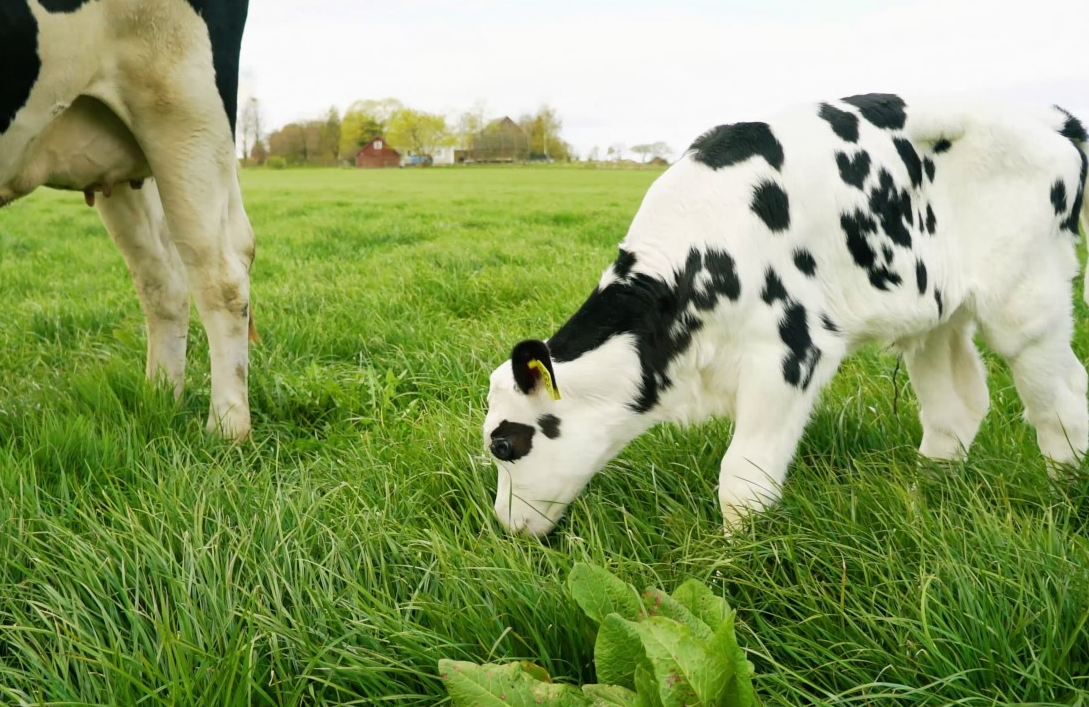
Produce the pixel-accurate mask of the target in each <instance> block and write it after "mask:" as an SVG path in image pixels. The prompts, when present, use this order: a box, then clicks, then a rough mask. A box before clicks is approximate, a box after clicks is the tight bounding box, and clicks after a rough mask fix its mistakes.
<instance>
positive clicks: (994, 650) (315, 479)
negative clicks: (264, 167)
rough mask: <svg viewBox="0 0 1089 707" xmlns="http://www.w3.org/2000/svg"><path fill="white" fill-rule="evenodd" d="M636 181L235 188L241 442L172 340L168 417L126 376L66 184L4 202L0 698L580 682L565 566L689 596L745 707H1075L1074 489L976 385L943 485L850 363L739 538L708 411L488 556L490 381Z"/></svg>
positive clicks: (912, 419)
mask: <svg viewBox="0 0 1089 707" xmlns="http://www.w3.org/2000/svg"><path fill="white" fill-rule="evenodd" d="M655 176H656V173H654V172H650V171H591V170H575V169H516V168H515V169H464V170H438V169H435V170H404V171H397V170H394V171H388V172H355V171H319V170H313V171H311V170H307V171H291V170H288V171H282V172H247V173H245V174H244V175H243V182H244V186H245V190H246V196H247V205H248V209H249V213H250V215H251V218H252V220H253V223H254V226H255V228H256V230H257V234H258V247H257V261H256V264H255V269H254V281H253V291H254V307H255V310H254V311H255V314H256V321H257V324H258V328H259V329H260V331H261V334H262V336H263V337H264V341H263V343H262V344H261V345H259V346H257V347H255V348H254V349H253V353H252V368H251V379H250V380H251V399H252V406H253V414H254V423H255V434H254V441H253V443H252V444H247V445H243V446H232V445H227V444H221V443H217V442H215V441H214V440H210V439H208V438H207V437H206V436H205V435H204V433H203V431H202V425H203V422H204V415H205V411H206V409H207V405H208V382H209V381H208V368H207V366H208V364H207V358H206V356H207V348H206V345H205V342H204V336H203V331H202V330H201V329H200V326H199V322H197V321H196V319H195V318H194V321H193V325H192V327H191V329H192V331H191V336H192V338H191V341H192V343H191V346H190V356H189V358H190V367H189V377H188V386H187V390H186V394H185V397H184V399H183V401H182V403H181V405H180V406H178V405H175V404H174V403H173V401H172V400H171V397H170V395H169V393H168V392H166V391H163V390H155V389H151V388H149V387H148V386H147V385H146V384H145V383H144V381H143V375H142V371H143V365H144V364H143V357H144V340H143V332H142V327H143V322H142V318H141V315H140V310H139V305H138V302H137V300H136V297H135V294H134V292H133V289H132V286H131V283H130V282H129V278H128V273H127V271H126V269H125V266H124V264H123V262H122V260H121V258H120V255H119V254H118V253H117V252H116V250H115V248H114V247H113V245H112V244H111V243H110V241H109V238H108V237H107V236H106V234H105V231H104V229H103V228H102V226H101V225H100V224H99V222H98V220H97V217H96V215H95V213H94V212H93V210H91V209H88V208H86V207H85V206H83V204H82V199H81V198H80V197H79V195H78V194H60V193H55V192H46V191H41V192H39V193H37V194H35V195H34V196H33V197H31V198H28V199H26V200H24V201H21V202H18V203H16V204H14V205H12V206H10V207H8V208H5V209H4V210H3V211H2V212H0V301H2V302H3V316H2V317H0V350H2V351H3V356H0V704H64V705H84V704H95V705H100V704H101V705H106V704H109V705H129V704H140V705H158V704H163V705H318V704H349V703H355V704H384V703H389V704H399V705H401V704H403V705H430V704H436V703H439V702H441V701H442V700H444V699H445V697H444V692H443V688H442V685H441V683H440V681H439V679H438V677H437V674H436V661H437V660H438V659H439V658H440V657H447V658H454V659H459V660H471V661H475V662H483V661H497V662H502V661H507V660H512V659H520V658H529V659H534V660H537V661H539V662H540V663H541V664H542V665H544V666H545V667H546V668H547V669H548V670H549V672H550V673H552V675H554V676H558V677H559V678H561V679H564V680H569V681H571V682H575V683H583V682H592V681H593V674H592V671H593V655H592V636H593V634H592V629H591V628H590V625H589V624H588V622H587V621H585V620H584V619H583V617H582V615H581V612H580V610H579V609H578V607H577V606H576V605H575V604H574V602H573V600H572V599H571V598H570V597H569V595H568V594H567V592H566V591H565V588H564V581H565V579H566V577H567V574H568V571H569V569H570V567H571V566H572V565H573V563H575V562H577V561H589V562H595V563H598V564H602V565H605V566H607V567H609V568H610V569H611V570H613V571H615V572H616V573H617V574H618V575H619V576H620V577H622V578H623V579H624V580H625V581H630V582H632V583H634V584H636V585H646V584H656V585H658V586H661V587H662V588H664V589H666V590H672V589H673V588H674V587H676V586H677V585H678V584H679V583H680V582H681V581H683V580H684V579H685V578H688V577H695V578H696V579H698V580H700V581H702V582H707V583H709V584H710V585H711V586H712V587H713V588H714V589H715V591H716V592H718V593H720V594H721V595H722V596H724V597H726V598H727V599H728V600H729V601H730V602H731V604H732V605H734V606H736V607H737V608H738V609H739V619H740V624H739V627H738V636H739V639H740V641H741V642H742V644H743V645H745V646H747V647H748V648H749V650H750V658H751V659H752V660H753V662H754V663H755V664H756V667H757V673H758V676H757V680H756V685H757V689H758V690H759V693H760V695H761V696H762V698H763V700H764V702H765V704H768V705H939V704H958V705H973V706H977V705H978V706H983V705H993V706H997V705H1030V704H1031V705H1042V704H1060V705H1089V677H1087V676H1089V540H1087V536H1089V475H1087V474H1085V473H1084V471H1083V473H1082V474H1081V475H1080V476H1078V477H1077V478H1075V479H1072V480H1066V481H1063V482H1052V481H1049V479H1048V476H1047V474H1046V471H1045V468H1044V465H1043V463H1042V462H1041V460H1040V458H1039V455H1038V453H1037V450H1036V447H1035V441H1034V435H1033V433H1032V431H1031V430H1030V429H1029V428H1028V427H1026V426H1025V424H1024V423H1022V422H1021V420H1020V404H1019V402H1018V401H1017V398H1016V395H1015V393H1014V391H1013V387H1012V385H1011V383H1010V379H1009V376H1008V374H1007V372H1006V371H1005V369H1004V368H1003V367H1002V366H1001V365H999V364H998V363H997V362H996V361H994V360H992V359H988V366H989V368H990V369H991V373H992V375H991V379H990V384H991V391H992V401H993V407H992V410H991V413H990V414H989V416H988V418H987V420H986V422H985V423H984V427H983V430H982V432H981V434H980V436H979V438H978V440H977V443H976V446H975V447H974V449H973V456H972V458H971V460H970V461H969V462H968V463H966V464H963V465H950V466H941V465H934V464H929V463H920V462H919V459H918V457H917V455H916V453H915V451H914V449H915V446H916V445H917V443H918V440H919V437H920V430H919V424H918V422H917V418H916V408H915V401H914V398H913V396H912V394H911V392H910V389H909V387H908V385H907V376H906V375H905V374H903V373H901V374H900V375H899V376H898V377H896V378H895V379H894V378H893V376H892V372H893V369H894V367H895V359H894V358H893V357H892V356H890V355H888V354H884V353H881V352H878V351H867V352H864V353H863V354H862V355H860V356H858V357H856V358H854V359H852V360H851V361H849V362H848V363H847V364H846V365H845V366H844V368H843V370H842V371H841V373H840V375H839V376H838V377H837V379H836V380H835V382H834V383H833V385H832V386H831V387H830V388H829V390H828V391H827V392H826V394H825V395H824V397H823V402H822V404H821V405H820V407H819V409H818V410H817V412H816V414H815V417H814V419H813V421H812V423H811V425H810V427H809V430H808V432H807V434H806V437H805V439H804V441H803V442H802V445H801V448H800V449H799V454H798V459H797V462H796V464H795V465H794V467H793V469H792V472H791V477H790V480H789V482H788V484H787V487H786V490H785V494H784V499H783V502H782V504H781V505H779V506H778V507H776V508H775V509H773V510H771V511H769V512H767V513H765V514H763V515H762V516H760V517H759V518H757V519H755V520H754V522H752V523H750V524H749V525H748V526H747V527H746V528H745V529H744V530H743V531H742V532H740V533H739V534H738V535H736V536H734V537H732V538H730V539H725V538H724V537H723V536H722V533H721V531H720V519H719V515H718V509H717V495H716V492H715V484H716V476H717V471H718V463H719V459H720V457H721V455H722V454H723V452H724V451H725V448H726V445H727V444H728V442H729V438H730V426H729V423H727V422H725V421H721V422H713V423H710V424H707V425H704V426H702V427H698V428H691V429H686V430H681V429H679V428H675V427H668V426H666V427H662V428H659V429H656V430H655V431H653V432H652V433H650V434H648V435H647V436H645V437H644V438H642V439H640V440H638V441H637V442H635V443H634V444H633V445H632V446H631V447H629V449H628V450H626V451H625V453H624V454H623V455H621V457H620V458H618V459H617V460H616V461H614V462H613V463H612V464H611V465H610V466H609V467H608V468H607V470H606V471H605V472H603V473H602V474H601V475H600V476H599V477H598V478H597V479H596V480H595V481H594V482H593V483H592V484H591V486H590V488H589V490H588V492H587V493H586V494H585V495H584V497H583V498H582V499H581V500H580V501H578V502H577V503H575V504H574V505H573V507H572V508H571V511H570V518H569V520H568V521H566V522H565V523H564V524H563V525H562V526H561V527H560V529H559V530H558V531H557V532H556V533H554V534H553V535H552V536H551V537H549V538H548V539H546V540H544V541H535V540H529V539H524V538H512V537H508V536H507V535H505V534H504V533H503V532H502V531H501V530H500V528H499V526H498V525H497V523H496V522H495V521H494V519H493V517H492V511H491V504H492V500H493V493H494V484H495V472H494V468H493V467H492V465H491V463H490V462H489V461H488V459H487V457H486V456H485V454H484V451H483V448H482V443H481V440H480V434H481V430H480V426H481V423H482V420H483V415H484V400H485V395H486V392H487V381H488V374H489V372H490V371H491V369H492V368H493V367H494V366H496V365H498V364H499V363H500V362H501V361H502V360H503V359H504V358H505V357H506V355H507V353H508V352H509V349H510V346H511V345H512V344H513V343H514V342H515V341H517V340H519V339H520V338H523V337H527V336H547V335H549V334H551V333H552V331H554V330H555V328H556V327H557V326H558V325H559V324H560V323H561V322H562V321H563V319H564V317H565V316H566V315H568V314H570V313H571V312H573V311H574V310H575V308H576V307H577V306H578V305H579V304H580V303H581V302H582V300H583V298H584V297H585V295H586V294H587V293H588V292H589V291H590V289H591V288H592V287H593V285H594V283H595V282H596V281H597V278H598V276H599V274H600V272H601V270H602V269H603V268H604V267H605V266H606V264H607V263H609V262H610V261H611V260H612V258H613V257H614V255H615V248H616V243H617V242H618V241H619V240H620V238H621V237H622V236H623V234H624V231H625V229H626V227H627V224H628V223H629V221H630V219H631V217H632V215H633V214H634V213H635V210H636V208H637V207H638V204H639V201H640V199H641V198H642V195H643V193H644V191H645V189H646V187H647V186H648V185H649V183H650V182H651V180H652V179H653V178H654V177H655ZM1079 289H1080V288H1079ZM1078 311H1079V316H1081V317H1082V322H1083V323H1082V324H1081V325H1080V326H1079V330H1078V342H1077V350H1078V353H1079V355H1080V356H1082V357H1083V358H1084V357H1085V355H1086V353H1087V351H1089V330H1087V328H1086V325H1085V323H1084V322H1086V321H1089V317H1087V316H1086V313H1085V310H1084V308H1082V307H1081V305H1080V304H1079V310H1078ZM894 390H898V391H899V393H898V395H896V396H894ZM894 397H895V398H897V399H898V401H897V403H896V405H895V407H894V403H893V401H894Z"/></svg>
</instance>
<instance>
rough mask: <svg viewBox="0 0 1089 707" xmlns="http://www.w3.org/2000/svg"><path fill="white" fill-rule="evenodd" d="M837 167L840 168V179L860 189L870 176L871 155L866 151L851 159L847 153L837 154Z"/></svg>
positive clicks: (861, 151) (856, 154)
mask: <svg viewBox="0 0 1089 707" xmlns="http://www.w3.org/2000/svg"><path fill="white" fill-rule="evenodd" d="M836 166H837V167H839V176H840V178H841V179H842V180H843V181H844V182H846V183H847V184H850V185H851V186H853V187H856V188H858V189H861V188H862V185H863V184H864V183H865V181H866V177H868V176H869V175H870V154H869V153H868V152H866V151H865V150H859V151H858V152H857V153H855V156H854V157H849V156H848V155H847V153H846V152H837V153H836Z"/></svg>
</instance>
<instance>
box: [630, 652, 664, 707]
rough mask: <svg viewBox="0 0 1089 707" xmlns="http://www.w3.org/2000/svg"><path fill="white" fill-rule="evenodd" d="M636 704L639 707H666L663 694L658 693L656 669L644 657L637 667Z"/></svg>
mask: <svg viewBox="0 0 1089 707" xmlns="http://www.w3.org/2000/svg"><path fill="white" fill-rule="evenodd" d="M635 693H636V697H635V704H636V706H637V707H665V706H664V705H663V704H662V696H661V695H660V694H659V693H658V681H657V680H656V679H655V677H654V670H653V669H652V668H651V667H650V663H649V662H647V660H646V659H645V658H644V659H643V660H641V661H639V665H638V666H637V667H636V668H635Z"/></svg>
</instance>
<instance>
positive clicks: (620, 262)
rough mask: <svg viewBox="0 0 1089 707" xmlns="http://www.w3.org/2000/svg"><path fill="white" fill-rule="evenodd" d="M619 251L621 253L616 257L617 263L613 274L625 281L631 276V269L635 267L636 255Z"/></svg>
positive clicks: (622, 250) (614, 265) (621, 249)
mask: <svg viewBox="0 0 1089 707" xmlns="http://www.w3.org/2000/svg"><path fill="white" fill-rule="evenodd" d="M619 250H620V252H619V253H617V255H616V262H614V263H613V272H614V273H615V274H616V276H617V277H618V278H620V279H621V280H623V279H624V278H626V277H627V276H628V275H630V274H631V269H632V268H633V267H635V254H634V253H632V252H630V251H626V250H624V249H623V248H620V249H619Z"/></svg>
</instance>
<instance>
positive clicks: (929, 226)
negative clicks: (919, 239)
mask: <svg viewBox="0 0 1089 707" xmlns="http://www.w3.org/2000/svg"><path fill="white" fill-rule="evenodd" d="M937 228H938V217H937V216H935V215H934V207H933V206H931V205H930V204H927V205H926V232H927V233H929V234H930V235H932V236H933V235H934V231H935V230H937Z"/></svg>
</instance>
